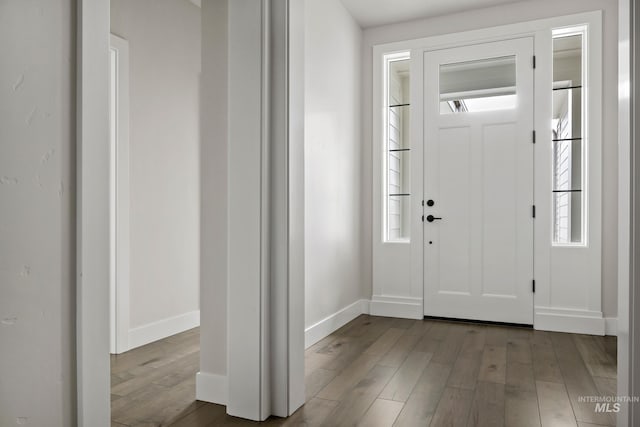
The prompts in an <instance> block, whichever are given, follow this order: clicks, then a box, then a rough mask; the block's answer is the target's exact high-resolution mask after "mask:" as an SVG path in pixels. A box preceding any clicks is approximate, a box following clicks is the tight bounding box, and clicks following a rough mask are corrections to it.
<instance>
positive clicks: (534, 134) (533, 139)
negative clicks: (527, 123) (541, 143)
mask: <svg viewBox="0 0 640 427" xmlns="http://www.w3.org/2000/svg"><path fill="white" fill-rule="evenodd" d="M532 135H533V137H532V141H533V143H534V144H535V143H536V131H535V130H534V131H533V132H532Z"/></svg>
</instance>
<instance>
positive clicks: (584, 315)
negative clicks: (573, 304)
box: [534, 307, 606, 335]
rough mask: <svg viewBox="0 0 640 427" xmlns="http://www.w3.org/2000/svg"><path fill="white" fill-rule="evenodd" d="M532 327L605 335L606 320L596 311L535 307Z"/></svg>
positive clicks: (544, 329)
mask: <svg viewBox="0 0 640 427" xmlns="http://www.w3.org/2000/svg"><path fill="white" fill-rule="evenodd" d="M534 327H535V329H539V330H543V331H554V332H570V333H574V334H589V335H605V330H606V322H605V318H604V317H602V313H601V312H597V311H587V310H574V309H563V308H551V307H536V308H535V320H534Z"/></svg>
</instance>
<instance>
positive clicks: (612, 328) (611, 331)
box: [604, 317, 618, 336]
mask: <svg viewBox="0 0 640 427" xmlns="http://www.w3.org/2000/svg"><path fill="white" fill-rule="evenodd" d="M604 332H605V334H607V335H612V336H618V318H617V317H605V318H604Z"/></svg>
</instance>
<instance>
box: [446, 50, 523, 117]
mask: <svg viewBox="0 0 640 427" xmlns="http://www.w3.org/2000/svg"><path fill="white" fill-rule="evenodd" d="M516 103H517V95H516V57H515V56H505V57H501V58H490V59H483V60H480V61H469V62H459V63H454V64H445V65H441V66H440V114H450V113H475V112H481V111H493V110H505V109H511V108H515V106H516Z"/></svg>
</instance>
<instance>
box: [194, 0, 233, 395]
mask: <svg viewBox="0 0 640 427" xmlns="http://www.w3.org/2000/svg"><path fill="white" fill-rule="evenodd" d="M227 39H228V37H227V0H218V1H205V2H203V4H202V94H203V96H202V100H201V102H202V117H203V118H204V119H203V120H202V123H201V128H202V145H201V148H200V156H201V158H200V165H201V169H200V171H201V177H202V181H201V186H202V187H201V197H202V202H201V203H202V205H201V206H202V210H201V212H202V216H201V240H200V248H201V253H200V255H201V259H202V263H201V270H200V271H201V277H200V280H201V285H200V298H201V306H202V310H201V312H200V315H201V319H202V322H201V329H200V372H201V375H200V376H199V378H203V377H204V376H203V375H202V374H207V376H206V378H210V379H211V381H212V382H214V383H217V384H218V386H216V385H212V386H210V387H207V386H203V385H202V381H201V382H199V384H198V398H199V399H205V400H208V401H214V402H215V401H217V402H221V401H223V400H225V399H226V397H225V396H224V394H226V386H225V384H224V379H223V378H224V376H225V375H226V373H227V240H228V239H227V235H228V231H227V218H228V215H227V194H228V191H227V185H228V179H227V169H228V168H227V152H228V143H227V138H228V131H227V129H228V127H227V118H228V113H227V98H228V97H227V82H228V73H227V51H228V49H227V42H228V40H227ZM199 381H200V380H199ZM205 382H206V380H205ZM221 382H222V384H220V383H221ZM217 392H221V393H223V396H220V395H216V393H217ZM212 394H213V395H212Z"/></svg>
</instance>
